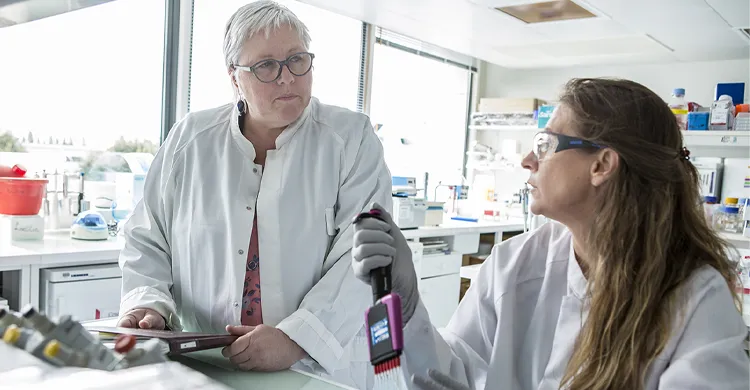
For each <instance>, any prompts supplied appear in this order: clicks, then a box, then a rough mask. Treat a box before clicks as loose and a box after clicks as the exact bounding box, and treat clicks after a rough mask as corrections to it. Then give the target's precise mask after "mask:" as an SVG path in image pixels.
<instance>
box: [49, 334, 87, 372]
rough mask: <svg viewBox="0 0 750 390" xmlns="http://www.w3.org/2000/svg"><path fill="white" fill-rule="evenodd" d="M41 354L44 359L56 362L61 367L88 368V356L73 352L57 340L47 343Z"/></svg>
mask: <svg viewBox="0 0 750 390" xmlns="http://www.w3.org/2000/svg"><path fill="white" fill-rule="evenodd" d="M43 353H44V356H45V357H47V358H49V359H51V360H57V361H59V362H60V364H61V365H63V366H71V367H87V366H88V356H87V355H86V354H84V353H81V352H78V351H75V350H73V349H72V348H70V347H68V346H66V345H65V344H63V343H61V342H59V341H57V340H50V341H49V342H47V345H46V346H45V347H44V352H43Z"/></svg>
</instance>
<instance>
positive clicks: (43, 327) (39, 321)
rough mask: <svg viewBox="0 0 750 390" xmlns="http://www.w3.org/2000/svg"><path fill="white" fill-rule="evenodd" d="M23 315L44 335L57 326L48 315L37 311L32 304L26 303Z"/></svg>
mask: <svg viewBox="0 0 750 390" xmlns="http://www.w3.org/2000/svg"><path fill="white" fill-rule="evenodd" d="M21 316H22V317H23V318H24V319H26V321H28V322H29V324H31V326H32V327H33V328H34V329H36V330H37V331H38V332H39V333H41V334H43V335H47V334H49V333H51V332H52V331H53V330H54V329H55V326H57V325H55V323H54V322H52V321H50V319H49V318H47V316H45V315H44V314H42V313H39V312H38V311H36V309H34V307H33V306H31V305H26V306H25V307H24V308H23V310H22V311H21Z"/></svg>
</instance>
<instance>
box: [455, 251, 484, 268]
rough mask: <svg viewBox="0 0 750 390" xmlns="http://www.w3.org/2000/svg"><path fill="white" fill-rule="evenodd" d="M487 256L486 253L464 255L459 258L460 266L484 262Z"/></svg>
mask: <svg viewBox="0 0 750 390" xmlns="http://www.w3.org/2000/svg"><path fill="white" fill-rule="evenodd" d="M486 258H487V255H476V254H473V255H464V256H463V258H462V259H461V266H462V267H464V266H467V265H474V264H482V263H484V260H485V259H486Z"/></svg>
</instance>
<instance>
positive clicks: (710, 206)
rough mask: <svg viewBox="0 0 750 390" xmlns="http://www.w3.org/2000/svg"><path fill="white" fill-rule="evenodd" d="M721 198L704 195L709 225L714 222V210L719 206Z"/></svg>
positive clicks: (704, 209) (704, 207)
mask: <svg viewBox="0 0 750 390" xmlns="http://www.w3.org/2000/svg"><path fill="white" fill-rule="evenodd" d="M718 203H719V199H718V198H716V197H715V196H704V197H703V213H704V214H705V216H706V222H708V224H709V225H711V224H712V223H713V220H714V212H715V211H716V209H717V208H718V207H719V204H718Z"/></svg>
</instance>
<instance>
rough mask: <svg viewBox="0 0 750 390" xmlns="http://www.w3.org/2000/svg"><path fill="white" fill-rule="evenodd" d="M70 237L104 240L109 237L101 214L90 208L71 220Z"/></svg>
mask: <svg viewBox="0 0 750 390" xmlns="http://www.w3.org/2000/svg"><path fill="white" fill-rule="evenodd" d="M70 237H71V238H75V239H77V240H89V241H96V240H106V239H108V238H109V228H108V227H107V222H106V221H105V220H104V217H102V215H101V214H99V213H98V212H96V211H91V210H89V211H84V212H83V213H81V214H78V216H77V217H76V219H75V221H73V225H71V227H70Z"/></svg>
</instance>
